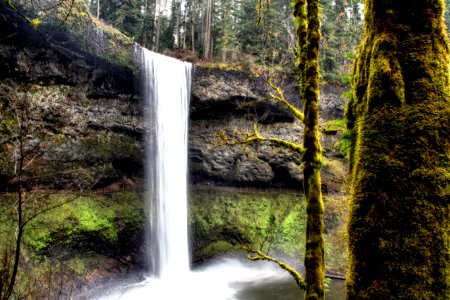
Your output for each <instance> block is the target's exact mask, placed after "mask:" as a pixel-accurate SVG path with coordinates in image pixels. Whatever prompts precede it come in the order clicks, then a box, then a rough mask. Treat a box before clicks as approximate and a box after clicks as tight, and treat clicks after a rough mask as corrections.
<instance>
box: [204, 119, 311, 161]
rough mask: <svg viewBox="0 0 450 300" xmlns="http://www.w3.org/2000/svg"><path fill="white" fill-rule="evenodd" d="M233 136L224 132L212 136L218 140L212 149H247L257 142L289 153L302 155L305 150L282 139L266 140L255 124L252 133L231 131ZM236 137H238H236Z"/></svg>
mask: <svg viewBox="0 0 450 300" xmlns="http://www.w3.org/2000/svg"><path fill="white" fill-rule="evenodd" d="M233 134H234V136H232V135H230V134H227V133H226V132H225V131H222V132H221V133H220V134H218V133H215V134H214V136H215V137H216V138H218V139H219V140H220V142H219V143H213V146H214V148H217V147H221V146H238V145H242V146H244V148H245V147H247V146H248V145H249V144H252V143H259V142H269V143H272V144H275V145H277V146H281V147H283V148H286V149H288V150H290V151H293V152H296V153H299V154H303V152H304V151H305V149H304V148H303V147H302V145H299V144H296V143H293V142H289V141H286V140H283V139H279V138H271V137H269V138H267V137H263V136H262V135H260V133H259V131H258V127H257V125H256V124H253V132H252V133H250V132H242V131H239V130H237V129H235V130H234V131H233ZM236 136H238V137H236Z"/></svg>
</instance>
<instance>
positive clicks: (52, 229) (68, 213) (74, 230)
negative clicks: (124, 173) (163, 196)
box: [0, 192, 145, 260]
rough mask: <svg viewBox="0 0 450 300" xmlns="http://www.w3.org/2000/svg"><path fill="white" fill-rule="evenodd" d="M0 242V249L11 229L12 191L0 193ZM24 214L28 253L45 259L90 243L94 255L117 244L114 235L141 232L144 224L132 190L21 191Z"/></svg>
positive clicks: (140, 203) (78, 251) (9, 237)
mask: <svg viewBox="0 0 450 300" xmlns="http://www.w3.org/2000/svg"><path fill="white" fill-rule="evenodd" d="M0 200H1V202H2V204H3V205H2V206H1V207H0V209H1V213H0V218H1V222H0V238H1V240H2V241H6V242H5V243H2V245H0V251H1V252H2V253H3V252H4V251H5V250H6V249H7V248H8V247H9V242H12V241H13V233H14V225H13V222H14V218H15V214H14V201H15V197H14V195H9V194H6V195H0ZM25 205H26V206H27V207H28V211H27V212H26V215H27V218H28V219H31V221H29V222H28V224H27V225H26V226H25V228H24V237H23V240H24V245H25V251H26V253H28V255H32V256H33V257H34V258H35V259H38V260H41V259H46V256H47V255H51V256H56V257H58V252H59V250H61V251H63V252H66V253H72V254H70V255H69V256H68V257H63V258H62V259H68V258H73V256H74V255H75V254H80V255H81V256H82V255H83V253H85V252H89V251H92V250H95V249H89V247H88V244H89V243H91V244H92V243H94V244H95V246H94V247H96V248H98V246H99V245H103V246H102V247H101V248H102V249H97V250H98V252H99V253H103V254H108V253H110V251H111V250H112V249H116V248H117V247H118V243H119V239H120V238H121V235H122V238H125V236H124V235H126V233H127V232H128V233H130V232H133V231H138V230H142V229H143V227H144V222H145V213H144V202H143V200H142V197H141V195H139V194H137V193H131V192H124V193H114V194H112V195H111V196H101V195H81V196H76V195H63V194H51V195H40V194H27V196H26V200H25Z"/></svg>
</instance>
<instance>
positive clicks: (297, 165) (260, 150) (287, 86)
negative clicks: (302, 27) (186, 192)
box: [189, 67, 344, 191]
mask: <svg viewBox="0 0 450 300" xmlns="http://www.w3.org/2000/svg"><path fill="white" fill-rule="evenodd" d="M194 78H195V79H194V84H193V91H192V94H193V97H192V103H191V123H190V131H189V133H190V144H189V162H190V169H191V174H190V175H191V177H190V179H191V181H192V182H193V183H202V184H204V183H208V184H213V185H230V186H254V187H288V188H295V189H302V186H303V183H302V180H303V171H302V167H301V156H300V155H299V154H296V153H293V152H291V151H289V150H286V149H284V148H280V147H276V146H274V145H273V144H270V143H267V142H263V143H253V144H248V145H237V146H231V147H230V146H226V145H225V146H220V144H221V139H220V138H219V137H218V136H217V135H220V134H221V133H222V132H225V133H227V134H230V135H233V132H235V131H236V130H237V131H239V132H242V133H249V134H252V133H253V132H254V131H253V125H254V124H258V130H259V133H260V134H261V135H262V136H264V137H275V138H280V139H284V140H287V141H290V142H294V143H297V144H301V143H302V135H303V124H302V122H301V121H299V120H297V119H296V118H295V117H294V115H293V114H292V113H291V112H290V111H289V110H287V109H286V108H285V107H284V105H283V104H281V103H280V102H278V101H276V100H273V99H270V97H269V93H271V92H272V93H274V91H273V90H271V88H270V87H269V85H268V84H267V78H265V77H264V76H256V75H252V74H250V73H248V72H242V71H240V72H238V71H224V70H219V69H208V68H200V67H197V68H196V72H195V77H194ZM293 78H295V75H294V74H291V75H284V76H281V77H278V78H276V79H275V83H277V84H278V85H279V86H281V87H282V88H283V91H284V94H285V96H286V98H287V99H288V100H289V101H290V102H291V103H293V104H294V105H296V106H297V107H300V108H301V106H302V104H301V101H300V99H299V96H298V94H297V92H296V83H295V81H294V80H293ZM342 92H343V89H342V88H339V87H326V88H323V89H322V94H321V111H320V113H321V121H322V123H325V122H327V121H330V120H333V119H342V118H343V109H342V108H343V106H344V100H343V99H342V98H340V96H339V95H340V93H342ZM234 135H236V134H235V133H234ZM340 136H341V133H339V132H337V131H327V133H326V134H325V133H324V134H323V135H322V141H321V142H322V146H323V148H324V150H325V155H326V157H327V158H328V159H329V160H330V161H331V160H333V159H335V158H336V157H338V156H339V153H337V152H335V151H334V145H335V144H336V143H337V142H338V141H339V138H340ZM335 166H336V165H334V167H335ZM334 167H333V166H332V164H327V163H325V167H324V169H323V176H324V179H325V180H324V188H325V190H326V191H328V190H329V191H335V190H336V188H337V187H336V184H335V183H336V182H339V181H342V180H343V174H342V171H339V172H337V173H336V172H335V171H336V170H334V169H333V168H334ZM339 169H342V168H341V167H340V168H339Z"/></svg>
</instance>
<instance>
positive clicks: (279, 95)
mask: <svg viewBox="0 0 450 300" xmlns="http://www.w3.org/2000/svg"><path fill="white" fill-rule="evenodd" d="M267 84H268V85H269V86H270V87H271V88H272V89H273V90H274V91H275V94H273V93H269V96H270V98H272V99H274V100H277V101H279V102H281V103H282V104H283V105H284V106H286V108H288V109H289V110H290V111H291V112H292V113H293V114H294V116H295V117H296V118H297V119H298V120H300V121H303V120H304V119H305V115H304V114H303V113H302V112H301V111H300V110H298V109H297V108H296V107H295V106H294V105H292V104H291V103H290V102H289V101H288V100H286V97H285V96H284V93H283V90H282V89H281V88H280V87H279V86H276V85H275V84H273V82H272V81H271V80H270V79H269V80H268V81H267Z"/></svg>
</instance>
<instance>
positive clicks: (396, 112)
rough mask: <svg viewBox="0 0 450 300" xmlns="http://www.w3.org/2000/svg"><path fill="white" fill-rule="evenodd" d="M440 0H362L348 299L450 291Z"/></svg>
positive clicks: (447, 119) (447, 102)
mask: <svg viewBox="0 0 450 300" xmlns="http://www.w3.org/2000/svg"><path fill="white" fill-rule="evenodd" d="M443 14H444V1H441V0H430V1H419V0H413V1H411V0H410V1H374V0H366V1H365V15H364V21H365V27H364V38H363V42H362V44H361V48H360V51H359V57H358V60H357V63H356V65H355V71H354V78H353V92H352V99H351V101H350V102H349V103H348V106H347V118H348V126H349V129H350V130H351V132H352V133H353V135H354V142H353V145H352V149H351V155H350V171H351V176H352V189H351V201H350V212H349V223H348V234H349V269H348V278H347V298H348V299H448V297H449V295H450V280H449V278H450V255H449V253H450V244H449V234H450V203H449V199H450V197H449V186H448V184H449V171H450V170H449V168H450V158H449V141H450V136H449V133H450V132H449V128H450V127H449V124H450V79H449V76H450V75H449V44H448V37H447V33H446V31H445V26H444V23H443V18H442V16H443Z"/></svg>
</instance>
